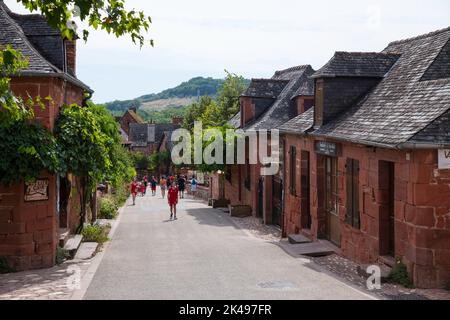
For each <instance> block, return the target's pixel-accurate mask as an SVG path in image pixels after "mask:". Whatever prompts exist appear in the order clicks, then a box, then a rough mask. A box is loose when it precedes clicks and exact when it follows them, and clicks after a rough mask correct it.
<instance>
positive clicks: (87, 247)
mask: <svg viewBox="0 0 450 320" xmlns="http://www.w3.org/2000/svg"><path fill="white" fill-rule="evenodd" d="M97 247H98V243H97V242H83V243H82V244H81V245H80V247H79V248H78V250H77V253H76V254H75V260H87V259H90V258H92V257H93V256H94V254H95V252H96V251H97Z"/></svg>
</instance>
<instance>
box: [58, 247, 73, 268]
mask: <svg viewBox="0 0 450 320" xmlns="http://www.w3.org/2000/svg"><path fill="white" fill-rule="evenodd" d="M69 257H70V254H69V252H68V251H67V250H66V249H64V248H61V247H60V246H58V247H57V248H56V264H58V265H59V264H61V263H63V262H64V261H66V260H67V259H68V258H69Z"/></svg>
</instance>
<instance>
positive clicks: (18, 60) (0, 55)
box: [0, 45, 42, 126]
mask: <svg viewBox="0 0 450 320" xmlns="http://www.w3.org/2000/svg"><path fill="white" fill-rule="evenodd" d="M27 65H28V62H27V60H26V59H25V57H24V56H23V55H22V54H21V53H20V52H18V51H16V50H14V49H13V48H12V47H11V46H9V45H8V46H6V47H2V46H0V74H1V75H3V76H2V77H0V126H9V125H11V124H15V123H16V122H18V121H25V120H27V119H31V118H32V117H33V116H34V112H33V105H34V104H35V103H36V104H37V105H41V106H42V102H41V100H40V98H39V97H37V98H36V101H34V100H33V99H32V98H28V99H27V100H26V101H23V99H22V98H20V97H16V96H15V95H14V94H13V92H12V91H11V79H10V78H9V77H5V76H4V75H13V74H16V73H18V72H19V71H20V70H22V69H24V68H26V67H27Z"/></svg>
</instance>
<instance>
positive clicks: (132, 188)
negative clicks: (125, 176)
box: [130, 178, 138, 206]
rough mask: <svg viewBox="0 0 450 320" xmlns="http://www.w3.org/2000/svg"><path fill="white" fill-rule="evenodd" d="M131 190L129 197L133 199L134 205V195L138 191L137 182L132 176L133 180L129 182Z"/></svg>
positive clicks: (134, 203)
mask: <svg viewBox="0 0 450 320" xmlns="http://www.w3.org/2000/svg"><path fill="white" fill-rule="evenodd" d="M130 189H131V190H130V191H131V197H132V199H133V206H134V205H136V196H137V192H138V184H137V180H136V178H133V181H132V182H131V186H130Z"/></svg>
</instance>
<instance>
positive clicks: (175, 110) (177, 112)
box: [138, 106, 187, 123]
mask: <svg viewBox="0 0 450 320" xmlns="http://www.w3.org/2000/svg"><path fill="white" fill-rule="evenodd" d="M186 110H187V106H181V107H180V106H169V107H167V108H165V109H163V110H145V111H144V110H139V111H138V113H139V115H140V116H141V117H142V118H143V119H144V120H145V121H152V122H153V123H171V122H172V119H173V118H174V117H181V118H184V114H185V113H186Z"/></svg>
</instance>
